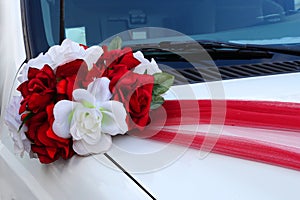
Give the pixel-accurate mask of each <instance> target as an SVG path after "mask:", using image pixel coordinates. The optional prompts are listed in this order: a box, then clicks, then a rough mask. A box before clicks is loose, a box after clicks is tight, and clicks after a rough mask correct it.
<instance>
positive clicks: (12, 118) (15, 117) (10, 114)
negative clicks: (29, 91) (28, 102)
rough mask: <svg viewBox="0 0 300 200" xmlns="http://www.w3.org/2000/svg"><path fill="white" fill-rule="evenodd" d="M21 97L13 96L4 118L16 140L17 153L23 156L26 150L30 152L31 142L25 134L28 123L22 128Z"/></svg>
mask: <svg viewBox="0 0 300 200" xmlns="http://www.w3.org/2000/svg"><path fill="white" fill-rule="evenodd" d="M21 99H22V97H21V96H14V97H13V98H12V100H11V102H10V104H9V105H8V107H7V109H6V114H5V117H4V120H5V124H6V125H7V126H8V129H9V131H10V133H11V137H12V139H13V141H14V150H15V153H16V154H18V155H20V156H21V157H22V156H23V155H24V152H25V151H26V152H28V153H29V152H30V150H31V146H30V145H31V143H30V141H29V140H28V139H27V137H26V135H25V131H27V127H26V125H25V124H24V125H23V126H22V128H21V129H20V126H21V124H22V121H21V116H20V115H19V114H18V113H19V109H20V102H21Z"/></svg>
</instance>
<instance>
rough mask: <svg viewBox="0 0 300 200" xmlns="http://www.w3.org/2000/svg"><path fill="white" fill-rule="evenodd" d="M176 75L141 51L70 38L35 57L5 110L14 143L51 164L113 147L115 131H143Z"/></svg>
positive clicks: (115, 43) (20, 150)
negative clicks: (81, 41) (80, 41)
mask: <svg viewBox="0 0 300 200" xmlns="http://www.w3.org/2000/svg"><path fill="white" fill-rule="evenodd" d="M173 80H174V77H173V76H171V75H169V74H167V73H163V72H162V71H161V70H160V69H159V68H158V65H157V64H156V62H155V61H154V60H153V59H152V60H151V62H150V61H149V60H147V59H146V58H144V56H143V54H142V53H141V52H140V51H138V52H135V53H133V52H132V50H131V49H130V48H123V49H121V40H120V38H115V39H114V40H112V42H111V43H110V45H109V46H103V47H100V46H92V47H89V48H88V47H86V46H83V45H80V44H77V43H75V42H72V41H70V40H68V39H66V40H64V41H63V42H62V44H61V45H57V46H53V47H51V48H50V49H49V50H48V52H46V53H45V54H40V55H39V56H38V57H37V58H34V59H31V60H29V62H28V63H26V64H25V65H24V66H23V67H22V69H21V72H20V75H19V76H18V81H19V82H20V84H19V86H18V88H17V91H18V95H15V96H14V97H13V98H12V100H11V103H10V104H9V107H8V109H7V114H6V117H5V120H6V124H7V125H8V127H9V130H10V132H11V133H12V138H13V140H14V146H15V150H16V152H17V153H18V154H20V155H23V154H24V152H28V153H29V154H30V155H31V156H37V157H38V158H39V160H40V162H41V163H51V162H53V161H55V160H57V159H59V158H60V157H62V158H63V159H68V158H70V157H72V156H73V155H74V154H78V155H89V154H95V153H103V152H106V151H108V149H109V148H110V146H111V143H112V142H111V136H114V135H117V134H125V133H127V132H128V131H130V130H133V129H139V130H143V128H144V127H145V126H147V124H148V123H149V122H150V118H149V112H150V110H153V109H156V108H158V107H159V106H160V105H161V104H162V103H163V102H164V98H163V97H162V94H164V93H165V92H166V91H167V90H168V89H169V88H170V86H171V85H172V84H173Z"/></svg>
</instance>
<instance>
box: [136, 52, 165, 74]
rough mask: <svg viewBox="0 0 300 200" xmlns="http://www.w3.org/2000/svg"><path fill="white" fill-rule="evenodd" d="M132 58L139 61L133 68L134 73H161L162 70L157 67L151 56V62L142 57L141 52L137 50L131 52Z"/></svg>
mask: <svg viewBox="0 0 300 200" xmlns="http://www.w3.org/2000/svg"><path fill="white" fill-rule="evenodd" d="M133 56H134V58H136V59H137V60H138V61H140V64H139V65H138V66H136V67H135V68H134V70H133V72H134V73H137V74H144V73H145V72H147V74H149V75H153V74H155V73H161V72H162V71H161V70H160V69H159V67H158V65H157V63H156V62H155V60H154V59H153V58H152V59H151V62H149V60H147V59H146V58H144V55H143V53H142V52H140V51H138V52H135V53H134V54H133Z"/></svg>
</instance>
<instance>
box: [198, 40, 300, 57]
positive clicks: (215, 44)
mask: <svg viewBox="0 0 300 200" xmlns="http://www.w3.org/2000/svg"><path fill="white" fill-rule="evenodd" d="M198 43H199V44H200V45H202V46H203V47H204V48H221V47H223V48H237V49H240V50H251V51H268V52H273V53H282V54H289V55H295V56H300V50H299V49H294V48H291V46H284V45H259V44H239V43H232V42H221V41H209V40H208V41H205V40H199V41H198Z"/></svg>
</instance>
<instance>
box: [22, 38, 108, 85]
mask: <svg viewBox="0 0 300 200" xmlns="http://www.w3.org/2000/svg"><path fill="white" fill-rule="evenodd" d="M102 54H103V49H102V48H101V47H100V46H92V47H90V48H87V49H84V48H83V47H81V46H80V45H79V44H78V43H76V42H73V41H71V40H69V39H65V40H64V41H63V42H62V44H61V45H55V46H52V47H51V48H50V49H49V50H48V51H47V52H46V53H45V54H43V53H41V54H39V56H38V57H36V58H34V59H31V60H29V61H28V63H27V64H25V65H24V66H22V70H21V73H20V75H21V76H20V77H19V79H18V80H19V81H20V82H24V81H26V80H27V75H28V69H29V67H33V68H37V69H42V68H43V67H44V65H45V64H47V65H49V66H50V67H51V68H52V69H53V70H54V69H56V68H57V67H58V66H60V65H63V64H66V63H68V62H71V61H73V60H76V59H83V60H84V61H85V62H86V63H87V66H88V69H91V68H92V67H93V64H94V63H96V62H97V60H98V59H99V57H100V56H101V55H102Z"/></svg>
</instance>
